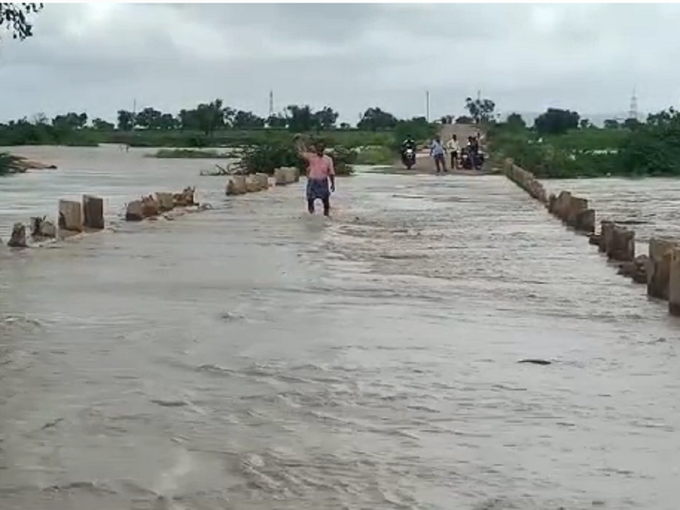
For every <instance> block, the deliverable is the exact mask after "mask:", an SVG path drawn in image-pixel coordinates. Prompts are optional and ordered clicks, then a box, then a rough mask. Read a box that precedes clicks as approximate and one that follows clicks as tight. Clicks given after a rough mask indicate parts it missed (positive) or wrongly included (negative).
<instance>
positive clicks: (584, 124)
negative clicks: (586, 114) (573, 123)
mask: <svg viewBox="0 0 680 510" xmlns="http://www.w3.org/2000/svg"><path fill="white" fill-rule="evenodd" d="M578 126H579V127H580V128H581V129H590V128H591V127H593V125H592V123H591V122H590V121H589V120H588V119H581V120H580V121H579V123H578Z"/></svg>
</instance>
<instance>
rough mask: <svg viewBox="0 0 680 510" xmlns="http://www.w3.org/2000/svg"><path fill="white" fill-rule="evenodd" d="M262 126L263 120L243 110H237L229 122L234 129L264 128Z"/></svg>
mask: <svg viewBox="0 0 680 510" xmlns="http://www.w3.org/2000/svg"><path fill="white" fill-rule="evenodd" d="M264 124H265V119H263V118H262V117H259V116H257V115H255V114H254V113H253V112H247V111H244V110H237V111H236V114H235V115H234V118H233V120H232V122H231V125H232V127H234V128H235V129H258V128H262V127H264Z"/></svg>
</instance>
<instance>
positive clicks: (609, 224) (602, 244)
mask: <svg viewBox="0 0 680 510" xmlns="http://www.w3.org/2000/svg"><path fill="white" fill-rule="evenodd" d="M613 230H614V222H613V221H609V220H602V221H601V222H600V238H599V245H598V249H599V250H600V252H602V253H607V245H608V244H609V243H611V239H612V232H613Z"/></svg>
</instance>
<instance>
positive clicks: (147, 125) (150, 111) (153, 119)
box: [135, 107, 163, 129]
mask: <svg viewBox="0 0 680 510" xmlns="http://www.w3.org/2000/svg"><path fill="white" fill-rule="evenodd" d="M162 115H163V113H162V112H160V111H158V110H156V109H155V108H151V107H146V108H144V109H143V110H142V111H140V112H138V113H137V117H136V118H135V124H136V125H137V126H138V127H141V128H144V129H160V120H161V116H162Z"/></svg>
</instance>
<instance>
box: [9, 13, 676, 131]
mask: <svg viewBox="0 0 680 510" xmlns="http://www.w3.org/2000/svg"><path fill="white" fill-rule="evenodd" d="M679 20H680V6H677V5H672V4H644V5H629V4H627V5H613V4H517V5H508V4H498V5H491V4H480V5H472V4H449V5H441V4H440V5H434V4H430V5H424V4H393V5H390V4H109V5H106V4H47V5H46V6H45V9H44V10H43V12H41V13H40V14H39V15H38V16H37V17H36V22H35V27H34V37H32V38H31V39H28V40H26V41H24V42H16V41H12V40H10V39H9V38H8V37H4V38H3V39H2V42H0V83H1V84H2V89H3V91H2V94H0V118H2V120H6V119H8V118H16V117H19V116H24V115H26V116H31V115H32V114H34V113H37V112H45V113H46V114H48V115H50V116H52V115H55V114H56V113H59V112H63V111H67V110H86V111H88V112H89V113H90V115H92V116H95V115H96V116H104V117H108V118H113V117H114V116H115V112H116V110H118V109H119V108H125V107H127V108H130V107H131V105H132V103H133V101H134V100H135V99H136V100H137V104H138V105H139V106H145V105H153V106H156V107H157V108H163V109H167V110H171V111H178V110H179V109H180V108H182V107H187V106H192V105H194V104H195V103H197V102H199V101H206V100H209V99H212V98H215V97H221V98H223V99H224V100H225V102H227V103H228V104H231V105H234V106H236V107H241V108H247V109H252V110H255V111H256V112H258V113H260V114H265V113H266V111H267V103H268V102H267V95H268V91H269V89H270V88H272V89H273V90H274V94H275V102H276V106H277V109H280V108H283V107H284V106H285V105H287V104H292V103H309V104H311V105H312V106H315V107H321V106H323V105H327V104H328V105H331V106H334V107H335V108H337V109H338V110H339V111H340V112H341V118H343V119H346V120H350V121H354V120H356V118H357V116H358V114H359V112H360V111H362V110H364V109H365V108H367V107H369V106H374V105H378V106H381V107H383V108H385V109H388V110H390V111H393V112H394V113H396V114H398V115H403V116H412V115H421V114H423V113H424V111H425V91H426V90H430V96H431V113H432V116H436V115H441V114H444V113H455V114H460V113H462V112H463V103H464V99H465V97H466V96H468V95H474V94H475V93H476V90H477V89H481V90H482V93H483V95H484V96H485V97H491V98H492V99H494V100H495V101H496V103H497V105H498V108H499V110H501V111H502V112H509V111H513V110H518V111H542V110H543V109H545V108H546V107H548V106H563V107H569V108H574V109H577V110H579V111H581V112H584V113H586V114H587V113H609V112H611V113H618V112H622V111H625V110H626V109H627V107H628V101H629V97H630V94H631V91H632V89H633V87H636V88H637V90H638V94H639V98H640V108H641V109H644V110H657V109H660V108H665V107H667V106H669V105H671V104H675V105H677V103H678V100H679V99H680V70H678V68H677V66H674V65H673V64H674V63H675V62H677V59H678V57H679V56H680V44H678V43H679V42H680V35H678V33H677V30H676V29H675V27H676V26H677V23H678V21H679Z"/></svg>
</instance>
